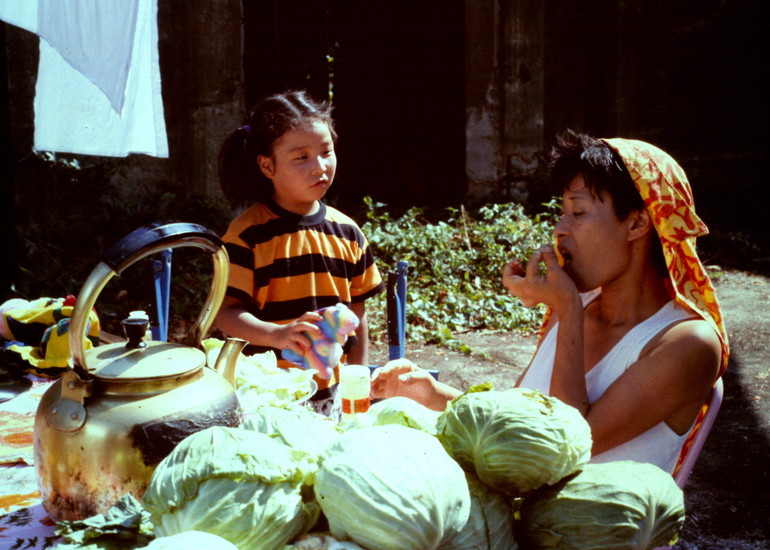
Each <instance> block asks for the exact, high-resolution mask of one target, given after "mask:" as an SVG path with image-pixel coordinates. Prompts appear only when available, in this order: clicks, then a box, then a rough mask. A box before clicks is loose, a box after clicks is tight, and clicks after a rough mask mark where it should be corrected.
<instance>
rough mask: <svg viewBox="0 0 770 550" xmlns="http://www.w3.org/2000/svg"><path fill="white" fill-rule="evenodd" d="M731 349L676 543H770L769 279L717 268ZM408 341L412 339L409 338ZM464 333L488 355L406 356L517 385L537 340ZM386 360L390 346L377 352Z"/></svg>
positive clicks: (701, 549) (446, 377)
mask: <svg viewBox="0 0 770 550" xmlns="http://www.w3.org/2000/svg"><path fill="white" fill-rule="evenodd" d="M713 278H714V281H715V286H716V288H717V294H718V296H719V299H720V301H721V304H722V307H723V311H724V315H725V318H726V320H727V327H728V333H729V337H730V341H731V347H732V359H731V363H730V365H729V368H728V372H727V373H726V375H725V379H724V380H725V399H724V402H723V404H722V409H721V410H720V413H719V417H718V418H717V422H716V424H715V426H714V429H713V430H712V432H711V435H710V437H709V440H708V441H707V443H706V446H705V448H704V450H703V452H702V453H701V456H700V459H699V461H698V464H697V465H696V467H695V469H694V471H693V473H692V475H691V477H690V481H689V483H688V485H687V488H686V491H685V496H686V504H687V514H688V517H687V521H686V523H685V530H684V534H683V537H682V540H681V541H680V543H679V544H678V545H677V548H681V549H685V550H695V549H697V550H711V549H714V550H716V549H720V550H725V549H740V550H755V549H765V548H770V472H768V470H770V313H768V311H770V279H769V278H767V277H763V276H758V275H752V274H749V273H744V272H740V271H729V272H724V273H723V274H721V275H720V274H719V273H718V272H714V277H713ZM407 338H408V336H407ZM460 338H461V339H462V340H463V341H464V342H465V343H466V344H468V345H469V346H470V347H471V348H472V349H474V350H478V352H479V353H482V354H488V357H489V358H487V359H485V358H482V357H479V356H465V355H460V354H457V353H453V352H449V351H447V350H445V349H441V348H436V347H435V346H425V347H416V346H412V345H409V344H408V343H407V357H409V358H410V359H412V360H414V361H415V362H416V363H418V364H420V365H422V366H424V367H425V368H431V369H437V370H439V371H440V377H441V380H442V381H445V382H448V383H450V384H452V385H454V386H456V387H463V388H464V387H467V386H469V385H471V384H476V383H480V382H485V381H491V382H493V383H494V384H495V387H496V388H498V389H504V388H508V387H512V386H513V384H514V383H515V381H516V379H517V378H518V375H519V374H520V373H521V371H522V370H523V368H524V367H525V366H526V365H527V363H528V361H529V358H530V357H531V355H532V351H533V350H534V346H535V339H534V337H532V336H530V337H526V336H521V335H512V334H501V333H491V334H490V333H480V332H473V333H468V334H464V335H461V336H460ZM371 359H372V362H373V363H374V364H382V363H383V362H384V361H385V360H386V359H387V347H386V346H380V347H379V348H376V347H375V348H374V349H373V350H372V358H371Z"/></svg>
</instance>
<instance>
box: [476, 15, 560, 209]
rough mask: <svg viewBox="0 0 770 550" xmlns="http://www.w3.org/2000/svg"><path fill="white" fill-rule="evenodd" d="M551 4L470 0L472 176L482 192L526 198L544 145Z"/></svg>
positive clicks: (482, 193)
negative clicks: (545, 71) (547, 13)
mask: <svg viewBox="0 0 770 550" xmlns="http://www.w3.org/2000/svg"><path fill="white" fill-rule="evenodd" d="M544 44H545V40H544V7H543V3H542V2H540V1H538V0H520V1H516V2H514V1H512V0H468V1H466V45H467V49H466V60H465V63H466V130H465V134H466V176H467V178H468V192H469V194H470V195H471V196H473V197H475V198H485V197H502V198H523V197H522V195H525V194H526V184H527V182H528V181H530V179H531V178H532V176H533V175H534V173H535V171H536V170H537V168H538V159H539V156H540V153H541V151H542V148H543V101H544V85H543V83H544V77H543V53H544Z"/></svg>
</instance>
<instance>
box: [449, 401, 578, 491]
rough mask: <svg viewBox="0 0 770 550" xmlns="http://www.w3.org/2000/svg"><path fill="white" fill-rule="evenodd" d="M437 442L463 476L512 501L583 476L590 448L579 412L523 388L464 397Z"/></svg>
mask: <svg viewBox="0 0 770 550" xmlns="http://www.w3.org/2000/svg"><path fill="white" fill-rule="evenodd" d="M438 438H439V440H440V441H441V443H442V444H443V445H444V447H445V448H446V450H447V452H448V453H449V455H450V456H452V457H453V458H454V459H455V460H457V462H458V463H459V464H460V465H461V466H462V467H463V468H464V469H465V470H467V471H469V472H472V473H474V474H475V475H476V476H478V478H479V479H480V480H481V482H482V483H484V484H485V485H487V486H489V487H491V488H493V489H495V490H497V491H500V492H502V493H504V494H506V495H508V496H511V497H518V496H524V495H526V494H527V493H529V492H530V491H533V490H535V489H537V488H539V487H541V486H543V485H548V484H552V483H556V482H557V481H559V480H561V479H562V478H564V477H566V476H568V475H570V474H572V473H574V472H576V471H578V470H580V469H581V468H582V467H583V466H584V465H585V464H586V463H587V462H588V460H589V458H590V456H591V444H592V441H591V429H590V427H589V426H588V423H587V422H586V420H585V419H584V418H583V417H582V415H581V414H580V413H579V412H578V410H577V409H575V408H574V407H570V406H568V405H566V404H564V403H563V402H561V401H559V400H558V399H556V398H552V397H547V396H545V395H543V394H541V393H540V392H537V391H532V390H525V389H521V388H514V389H511V390H505V391H494V390H492V391H482V392H475V393H469V394H465V395H462V396H460V397H459V398H457V399H456V400H454V401H453V402H452V403H451V404H450V405H449V406H448V407H447V409H446V411H444V412H443V413H441V416H439V419H438Z"/></svg>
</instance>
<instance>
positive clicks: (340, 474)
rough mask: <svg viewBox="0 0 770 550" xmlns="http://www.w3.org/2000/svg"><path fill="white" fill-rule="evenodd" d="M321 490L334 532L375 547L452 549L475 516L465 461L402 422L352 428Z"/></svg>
mask: <svg viewBox="0 0 770 550" xmlns="http://www.w3.org/2000/svg"><path fill="white" fill-rule="evenodd" d="M315 491H316V497H317V499H318V501H319V502H320V504H321V508H322V509H323V512H324V514H325V516H326V518H327V520H328V522H329V529H330V530H331V533H332V535H334V537H336V538H338V539H341V540H352V541H353V542H355V543H357V544H359V545H361V546H363V547H364V548H367V549H368V550H432V549H436V548H444V547H446V546H445V545H447V544H448V543H449V542H450V541H451V539H452V538H453V537H455V536H456V535H457V534H458V533H459V532H460V530H461V529H462V528H463V526H464V525H465V523H466V522H467V520H468V514H469V513H470V494H469V492H468V484H467V483H466V481H465V474H464V473H463V471H462V469H461V468H460V466H458V465H457V463H456V462H455V461H454V460H452V459H451V458H450V457H449V456H448V455H447V453H446V451H444V449H443V448H442V447H441V444H440V443H439V442H438V441H437V440H436V438H435V437H434V436H432V435H429V434H427V433H425V432H423V431H421V430H415V429H412V428H406V427H404V426H399V425H388V426H372V427H368V428H360V429H353V430H349V431H347V432H345V433H344V434H343V435H342V436H341V437H340V438H339V440H338V441H337V442H335V443H334V444H333V445H332V446H330V447H329V450H328V451H327V454H326V456H325V457H324V460H323V462H322V464H321V467H320V468H319V470H318V473H317V474H316V482H315Z"/></svg>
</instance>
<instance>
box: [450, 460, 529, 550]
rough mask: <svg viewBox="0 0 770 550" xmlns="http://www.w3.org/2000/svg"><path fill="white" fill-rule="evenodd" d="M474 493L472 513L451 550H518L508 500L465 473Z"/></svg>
mask: <svg viewBox="0 0 770 550" xmlns="http://www.w3.org/2000/svg"><path fill="white" fill-rule="evenodd" d="M465 477H466V479H467V480H468V488H469V489H470V493H471V513H470V516H469V517H468V522H467V523H466V524H465V527H463V530H462V531H461V532H460V534H459V535H458V536H457V537H455V538H454V539H453V540H452V543H451V545H450V546H449V547H448V548H451V550H516V548H518V546H517V544H516V540H515V539H514V536H513V519H514V518H513V514H514V512H513V507H512V506H511V502H510V500H509V499H508V498H506V497H505V496H504V495H502V494H501V493H498V492H497V491H494V490H492V489H490V488H489V487H487V486H486V485H484V484H483V483H481V482H480V481H479V480H478V478H476V476H475V475H473V474H471V473H469V472H466V474H465Z"/></svg>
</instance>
